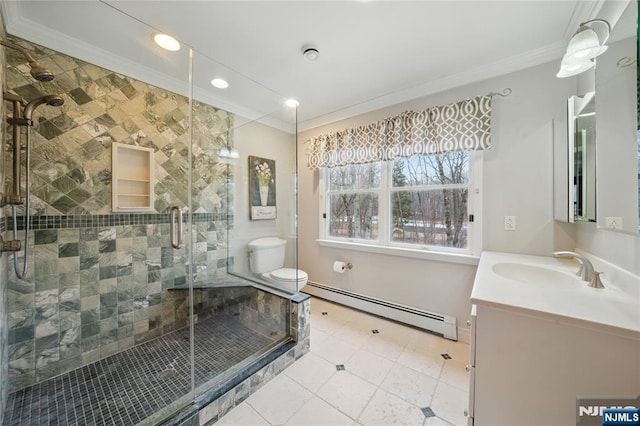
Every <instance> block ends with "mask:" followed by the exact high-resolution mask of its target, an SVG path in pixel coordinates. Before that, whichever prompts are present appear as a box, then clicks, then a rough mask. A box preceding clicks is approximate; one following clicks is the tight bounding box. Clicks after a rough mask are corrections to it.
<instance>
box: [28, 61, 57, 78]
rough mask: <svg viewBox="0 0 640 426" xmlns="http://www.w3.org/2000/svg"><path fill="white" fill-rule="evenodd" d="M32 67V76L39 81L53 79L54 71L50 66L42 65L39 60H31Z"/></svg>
mask: <svg viewBox="0 0 640 426" xmlns="http://www.w3.org/2000/svg"><path fill="white" fill-rule="evenodd" d="M29 66H30V67H31V76H32V77H33V78H35V79H36V80H38V81H42V82H47V81H51V80H53V71H51V70H50V69H49V68H44V67H42V66H40V64H39V63H37V62H29Z"/></svg>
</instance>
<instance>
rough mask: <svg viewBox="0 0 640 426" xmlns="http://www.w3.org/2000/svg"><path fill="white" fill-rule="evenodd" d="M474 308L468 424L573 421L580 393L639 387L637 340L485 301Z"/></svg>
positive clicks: (637, 390)
mask: <svg viewBox="0 0 640 426" xmlns="http://www.w3.org/2000/svg"><path fill="white" fill-rule="evenodd" d="M476 309H477V311H476V314H477V316H476V317H475V324H472V327H473V326H474V325H475V330H472V331H471V345H470V348H471V350H472V355H471V357H470V358H471V359H472V360H473V359H475V363H473V361H472V364H471V365H472V367H473V368H471V369H470V372H469V373H470V384H471V387H470V406H469V410H468V411H469V416H470V417H469V421H470V422H469V424H471V425H475V426H484V425H490V426H500V425H505V426H512V425H519V426H527V425H531V426H540V425H548V426H551V425H572V424H576V413H577V408H576V402H577V397H578V396H593V397H597V396H609V397H610V396H621V397H625V396H626V397H629V396H635V395H638V394H640V342H639V341H638V340H635V339H632V338H629V337H623V336H617V335H615V334H609V333H605V332H601V331H596V330H592V329H589V328H587V327H579V326H576V325H569V324H564V323H563V322H562V321H560V320H554V319H545V318H540V317H535V316H531V315H526V314H522V313H515V312H509V311H508V310H504V309H499V308H495V307H491V306H483V305H477V306H476ZM472 323H473V321H472Z"/></svg>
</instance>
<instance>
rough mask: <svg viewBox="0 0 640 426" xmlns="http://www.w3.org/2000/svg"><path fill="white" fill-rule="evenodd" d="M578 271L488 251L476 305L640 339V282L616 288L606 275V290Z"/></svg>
mask: <svg viewBox="0 0 640 426" xmlns="http://www.w3.org/2000/svg"><path fill="white" fill-rule="evenodd" d="M578 266H579V264H578V262H577V261H575V260H571V259H558V258H554V257H550V256H549V257H547V256H531V255H522V254H514V253H501V252H483V253H482V255H481V257H480V262H479V264H478V270H477V272H476V277H475V281H474V284H473V290H472V292H471V303H473V304H476V305H485V306H491V307H495V308H498V309H504V310H510V311H515V312H520V313H522V314H527V315H534V316H539V317H541V318H545V319H550V320H556V321H561V322H564V323H570V324H572V325H575V326H579V327H588V328H591V329H596V330H600V331H603V332H607V333H612V334H618V335H623V336H627V337H630V338H633V339H638V340H640V282H638V280H637V277H632V279H631V285H629V282H626V283H624V284H623V285H616V283H611V282H609V281H608V280H607V277H606V276H605V275H603V276H602V282H603V284H604V286H605V288H604V289H596V288H591V287H589V286H588V285H587V283H586V282H584V281H582V280H581V279H580V278H579V277H577V276H576V275H575V272H576V270H577V268H578ZM537 281H539V282H537ZM633 281H635V284H637V285H633Z"/></svg>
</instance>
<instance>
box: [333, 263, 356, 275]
mask: <svg viewBox="0 0 640 426" xmlns="http://www.w3.org/2000/svg"><path fill="white" fill-rule="evenodd" d="M351 268H353V264H352V263H351V262H343V261H341V260H336V261H335V262H333V271H334V272H337V273H339V274H342V273H344V271H346V270H348V269H351Z"/></svg>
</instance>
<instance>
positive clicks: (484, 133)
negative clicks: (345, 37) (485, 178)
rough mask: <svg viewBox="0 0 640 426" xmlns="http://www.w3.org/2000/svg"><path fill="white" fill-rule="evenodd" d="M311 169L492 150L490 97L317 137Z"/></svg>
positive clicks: (311, 153)
mask: <svg viewBox="0 0 640 426" xmlns="http://www.w3.org/2000/svg"><path fill="white" fill-rule="evenodd" d="M309 142H310V146H309V148H308V150H307V167H308V168H310V169H312V170H313V169H319V168H322V167H339V166H346V165H349V164H365V163H372V162H375V161H387V160H394V159H396V158H399V157H411V156H412V155H419V154H427V155H428V154H440V153H445V152H452V151H464V150H481V149H487V148H489V146H490V143H491V96H479V97H477V98H473V99H467V100H464V101H460V102H456V103H453V104H449V105H441V106H435V107H431V108H428V109H426V110H424V111H405V112H403V113H402V114H400V115H397V116H395V117H388V118H385V119H384V120H381V121H377V122H375V123H370V124H367V125H364V126H359V127H356V128H353V129H346V130H342V131H339V132H333V133H327V134H324V135H320V136H317V137H315V138H312V139H311V140H310V141H309Z"/></svg>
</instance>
